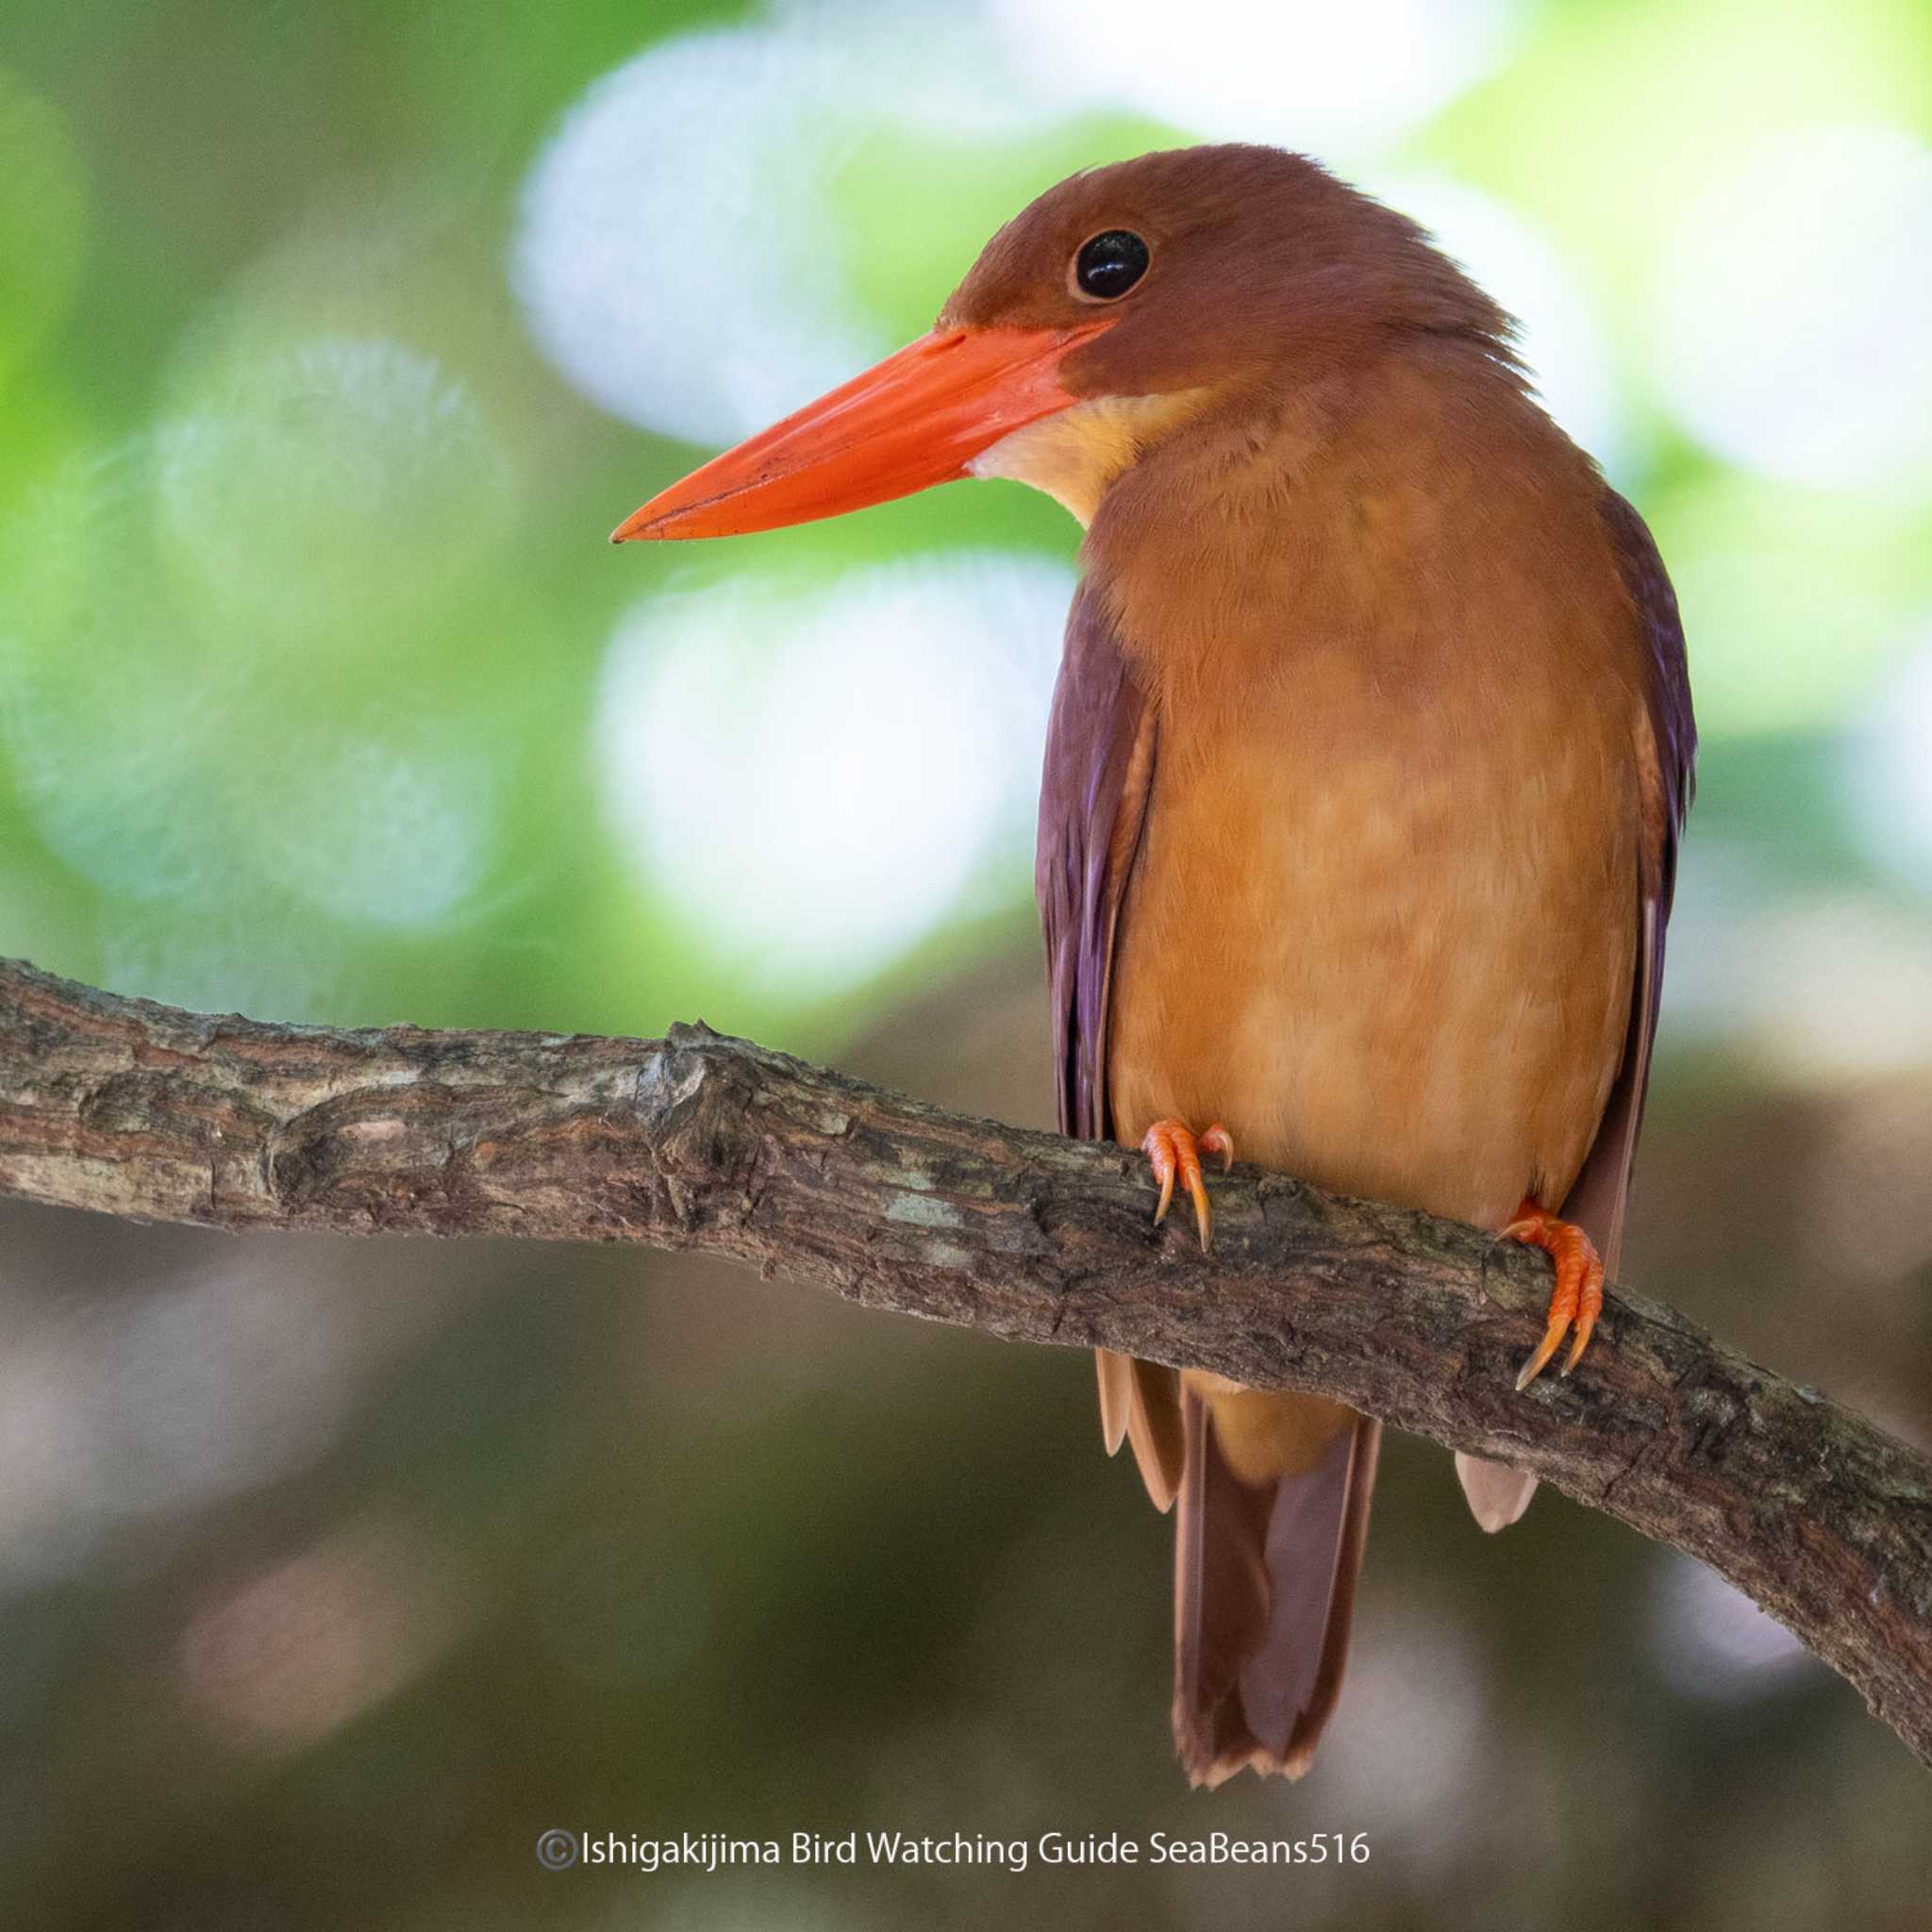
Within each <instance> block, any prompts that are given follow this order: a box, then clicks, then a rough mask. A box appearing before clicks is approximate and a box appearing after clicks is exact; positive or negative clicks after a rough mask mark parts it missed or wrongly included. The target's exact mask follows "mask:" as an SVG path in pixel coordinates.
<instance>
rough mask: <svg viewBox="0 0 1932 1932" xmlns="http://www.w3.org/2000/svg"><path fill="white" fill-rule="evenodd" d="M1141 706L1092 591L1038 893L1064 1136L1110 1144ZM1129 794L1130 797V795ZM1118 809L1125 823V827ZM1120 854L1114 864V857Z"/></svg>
mask: <svg viewBox="0 0 1932 1932" xmlns="http://www.w3.org/2000/svg"><path fill="white" fill-rule="evenodd" d="M1145 718H1146V703H1145V700H1144V699H1143V698H1142V696H1141V691H1140V690H1139V689H1138V687H1137V686H1136V685H1135V683H1134V681H1133V678H1132V677H1131V675H1129V673H1128V669H1127V665H1126V661H1125V659H1124V658H1123V657H1122V655H1121V652H1120V647H1119V646H1118V645H1117V644H1116V643H1115V642H1114V640H1113V636H1112V633H1111V632H1110V631H1109V629H1108V625H1107V622H1106V619H1105V618H1104V617H1103V616H1102V614H1101V611H1100V608H1099V599H1098V597H1097V595H1096V594H1095V593H1094V592H1093V591H1092V590H1091V588H1090V587H1089V586H1087V585H1085V584H1083V585H1082V586H1081V587H1080V591H1079V592H1078V594H1077V595H1076V596H1075V597H1074V608H1073V609H1072V610H1071V611H1070V612H1069V613H1068V617H1067V641H1066V655H1065V657H1064V658H1063V659H1062V661H1061V664H1060V675H1059V683H1058V686H1057V687H1056V689H1055V691H1054V699H1053V715H1052V718H1051V720H1050V722H1049V723H1048V725H1047V732H1046V764H1045V769H1044V770H1043V772H1042V774H1041V785H1040V843H1039V847H1038V850H1037V853H1036V857H1035V861H1034V875H1033V880H1034V891H1035V892H1036V894H1037V896H1038V898H1039V901H1040V921H1041V928H1042V930H1043V931H1044V933H1045V937H1046V972H1047V982H1048V990H1049V992H1050V995H1051V998H1052V1002H1053V1044H1054V1074H1055V1085H1056V1089H1057V1091H1058V1100H1059V1117H1060V1131H1061V1132H1062V1133H1066V1134H1072V1135H1074V1136H1076V1137H1077V1138H1079V1139H1081V1140H1087V1141H1100V1140H1105V1139H1107V1137H1108V1134H1109V1132H1110V1131H1111V1129H1112V1121H1111V1119H1110V1118H1109V1114H1108V1101H1107V1002H1108V984H1109V978H1110V974H1109V968H1110V964H1111V958H1112V953H1113V931H1114V923H1115V918H1116V915H1117V914H1118V912H1119V909H1120V900H1121V893H1122V891H1123V890H1124V886H1125V883H1126V879H1125V874H1126V873H1127V872H1128V870H1129V869H1130V867H1131V863H1132V857H1133V852H1134V847H1135V844H1136V842H1137V841H1138V838H1139V824H1140V817H1141V812H1142V810H1143V808H1144V807H1145V803H1146V790H1145V787H1146V773H1147V769H1148V765H1147V760H1146V758H1145V757H1144V754H1143V756H1142V758H1141V768H1140V769H1139V770H1137V763H1136V748H1137V746H1139V744H1140V741H1141V730H1142V725H1143V723H1144V722H1145ZM1130 793H1134V794H1136V795H1130ZM1124 812H1125V813H1127V814H1130V815H1131V816H1130V817H1129V818H1128V819H1127V820H1125V821H1124V819H1123V813H1124ZM1117 854H1118V855H1121V857H1120V858H1119V859H1118V860H1117V858H1116V855H1117Z"/></svg>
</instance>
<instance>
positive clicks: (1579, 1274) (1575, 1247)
mask: <svg viewBox="0 0 1932 1932" xmlns="http://www.w3.org/2000/svg"><path fill="white" fill-rule="evenodd" d="M1503 1234H1504V1237H1505V1238H1506V1239H1507V1240H1508V1241H1523V1242H1525V1243H1526V1244H1527V1245H1528V1246H1530V1247H1532V1248H1541V1249H1543V1250H1544V1251H1545V1252H1546V1253H1547V1254H1549V1255H1551V1256H1552V1257H1555V1260H1556V1263H1557V1290H1556V1292H1555V1293H1554V1294H1553V1295H1551V1297H1550V1324H1549V1326H1548V1327H1547V1328H1545V1329H1544V1330H1543V1339H1542V1342H1541V1346H1539V1348H1538V1349H1537V1352H1536V1353H1535V1354H1534V1355H1533V1356H1531V1357H1530V1358H1529V1359H1528V1360H1527V1361H1526V1362H1524V1365H1523V1373H1522V1374H1520V1375H1518V1376H1517V1378H1516V1386H1517V1388H1518V1389H1527V1388H1528V1387H1529V1385H1530V1384H1531V1383H1532V1382H1534V1381H1535V1380H1536V1378H1537V1377H1538V1376H1539V1375H1541V1374H1542V1372H1543V1370H1544V1368H1545V1367H1546V1366H1547V1365H1548V1363H1549V1359H1550V1357H1552V1356H1553V1355H1555V1354H1556V1352H1557V1344H1558V1343H1559V1342H1560V1341H1562V1340H1563V1337H1564V1335H1565V1334H1566V1333H1568V1331H1569V1328H1570V1324H1572V1323H1573V1322H1574V1324H1576V1339H1575V1340H1574V1341H1572V1342H1571V1344H1570V1353H1569V1355H1568V1356H1567V1357H1564V1361H1563V1368H1562V1373H1563V1374H1566V1375H1567V1374H1569V1373H1570V1371H1571V1370H1572V1369H1574V1367H1575V1366H1576V1362H1577V1357H1579V1356H1581V1355H1582V1353H1583V1351H1584V1349H1585V1348H1586V1347H1587V1346H1588V1345H1589V1342H1590V1337H1591V1330H1592V1329H1593V1328H1595V1326H1596V1318H1597V1317H1598V1316H1599V1315H1600V1314H1602V1313H1603V1311H1604V1263H1603V1257H1602V1256H1601V1255H1599V1254H1598V1253H1597V1251H1596V1246H1595V1243H1594V1242H1592V1241H1591V1238H1590V1237H1589V1236H1588V1235H1587V1234H1585V1233H1584V1231H1583V1230H1582V1229H1581V1228H1580V1227H1577V1226H1576V1225H1574V1224H1573V1223H1571V1222H1568V1221H1558V1220H1557V1217H1556V1216H1555V1215H1554V1214H1552V1213H1551V1212H1550V1211H1549V1209H1548V1208H1539V1207H1538V1206H1537V1205H1536V1203H1535V1202H1534V1201H1532V1200H1531V1199H1530V1198H1529V1196H1528V1195H1527V1194H1525V1195H1524V1197H1523V1205H1522V1207H1520V1208H1517V1210H1516V1219H1515V1220H1514V1221H1512V1222H1511V1223H1510V1224H1509V1225H1508V1226H1507V1227H1506V1228H1505V1229H1504V1230H1503Z"/></svg>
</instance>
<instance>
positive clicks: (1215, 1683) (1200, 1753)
mask: <svg viewBox="0 0 1932 1932" xmlns="http://www.w3.org/2000/svg"><path fill="white" fill-rule="evenodd" d="M1181 1429H1182V1441H1183V1458H1184V1459H1183V1468H1182V1474H1181V1482H1180V1486H1179V1502H1180V1512H1179V1520H1178V1523H1177V1524H1176V1528H1175V1539H1174V1742H1175V1745H1176V1746H1177V1747H1178V1749H1179V1751H1180V1756H1181V1762H1182V1764H1183V1765H1184V1766H1185V1767H1186V1770H1187V1773H1188V1775H1189V1776H1190V1777H1191V1779H1192V1780H1193V1782H1194V1783H1196V1784H1197V1785H1217V1784H1219V1783H1221V1781H1222V1780H1223V1779H1224V1778H1227V1777H1231V1776H1232V1775H1233V1774H1235V1773H1236V1772H1237V1771H1240V1770H1241V1769H1242V1767H1243V1766H1250V1765H1251V1766H1253V1767H1254V1768H1255V1769H1256V1770H1257V1771H1261V1772H1280V1773H1282V1774H1285V1775H1286V1776H1289V1777H1299V1776H1300V1775H1301V1774H1302V1773H1303V1772H1305V1771H1306V1770H1307V1768H1308V1763H1309V1760H1310V1759H1311V1758H1312V1757H1313V1756H1314V1751H1315V1744H1316V1742H1317V1740H1319V1739H1320V1737H1321V1735H1322V1727H1323V1726H1324V1724H1326V1723H1327V1722H1328V1717H1329V1714H1330V1712H1332V1711H1333V1710H1334V1708H1335V1702H1336V1699H1337V1697H1338V1696H1339V1695H1340V1694H1341V1674H1342V1668H1343V1666H1344V1665H1345V1664H1346V1662H1347V1659H1348V1630H1349V1621H1350V1617H1351V1615H1352V1612H1353V1610H1354V1607H1355V1587H1356V1578H1357V1575H1358V1574H1359V1573H1360V1570H1361V1560H1362V1546H1363V1543H1364V1542H1365V1541H1366V1540H1367V1537H1368V1528H1369V1498H1370V1493H1371V1491H1373V1489H1374V1481H1375V1457H1376V1453H1377V1451H1378V1449H1379V1448H1380V1445H1381V1440H1382V1425H1381V1424H1380V1423H1378V1422H1375V1421H1373V1420H1372V1419H1371V1418H1370V1417H1368V1416H1364V1415H1358V1414H1357V1413H1356V1411H1355V1410H1353V1409H1350V1408H1345V1407H1342V1406H1341V1404H1340V1403H1334V1402H1327V1401H1324V1400H1323V1399H1321V1398H1320V1397H1316V1396H1300V1395H1275V1394H1264V1393H1262V1392H1260V1391H1257V1390H1252V1389H1244V1388H1241V1387H1240V1386H1239V1385H1238V1384H1236V1383H1232V1382H1227V1381H1224V1380H1223V1379H1222V1378H1220V1377H1218V1376H1205V1375H1198V1374H1188V1375H1186V1376H1184V1377H1183V1378H1182V1388H1181Z"/></svg>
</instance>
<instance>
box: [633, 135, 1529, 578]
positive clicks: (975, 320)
mask: <svg viewBox="0 0 1932 1932" xmlns="http://www.w3.org/2000/svg"><path fill="white" fill-rule="evenodd" d="M1507 328H1508V324H1507V318H1506V317H1505V316H1504V315H1503V314H1502V312H1501V310H1499V309H1498V308H1496V307H1495V305H1494V304H1493V303H1491V301H1490V300H1489V298H1488V297H1487V296H1485V295H1483V294H1482V293H1481V291H1479V290H1477V289H1476V288H1475V287H1474V284H1473V283H1471V282H1470V281H1469V280H1468V278H1467V277H1466V276H1464V275H1462V273H1461V271H1460V270H1458V269H1457V267H1456V266H1455V265H1454V264H1453V263H1452V262H1450V261H1449V260H1448V259H1447V258H1444V257H1443V256H1441V255H1439V254H1438V253H1437V252H1436V250H1435V249H1433V248H1432V247H1431V246H1430V245H1429V244H1428V242H1427V240H1426V238H1425V237H1424V234H1423V232H1422V230H1421V229H1419V228H1418V227H1416V225H1414V224H1413V223H1411V222H1409V221H1408V220H1407V219H1406V218H1405V217H1403V216H1401V215H1398V214H1396V213H1394V212H1393V211H1392V210H1391V209H1389V208H1384V207H1382V206H1381V205H1380V204H1379V203H1377V202H1374V201H1373V200H1371V199H1370V198H1369V197H1368V196H1366V195H1363V194H1360V193H1357V192H1356V191H1355V190H1354V189H1352V188H1349V187H1346V186H1345V185H1344V184H1342V183H1341V182H1340V181H1338V180H1336V179H1335V178H1334V177H1333V176H1332V175H1328V174H1327V173H1325V172H1324V170H1323V169H1322V168H1320V167H1318V166H1317V165H1316V164H1315V163H1314V162H1313V161H1310V160H1307V158H1304V157H1302V156H1299V155H1291V154H1288V153H1285V152H1283V151H1281V150H1280V149H1277V148H1268V147H1251V146H1220V147H1194V148H1179V149H1174V150H1172V151H1170V152H1166V153H1160V154H1151V155H1143V156H1141V158H1138V159H1136V160H1131V161H1122V162H1118V163H1116V164H1115V165H1113V166H1111V167H1106V168H1096V169H1092V170H1091V171H1089V172H1087V173H1084V174H1079V175H1072V176H1071V177H1069V178H1068V179H1067V180H1065V181H1062V182H1061V183H1060V184H1059V185H1058V187H1056V188H1052V189H1049V190H1048V191H1047V192H1046V193H1044V194H1042V195H1041V197H1040V198H1039V199H1038V200H1037V201H1035V202H1034V203H1032V205H1031V206H1030V207H1028V208H1025V209H1024V210H1023V211H1022V212H1021V213H1020V214H1019V215H1017V216H1015V217H1014V219H1013V220H1012V221H1010V222H1008V224H1007V225H1006V226H1005V227H1003V228H1002V229H1001V230H1000V231H999V233H998V234H996V235H995V236H994V237H993V238H992V240H991V242H988V243H987V245H986V247H985V249H984V250H983V251H982V252H981V254H980V257H979V259H978V260H977V261H976V262H975V263H974V266H973V269H972V272H971V273H970V274H969V275H967V277H966V279H965V280H964V281H963V282H961V283H960V284H959V286H958V289H956V290H955V291H954V292H953V294H952V296H951V297H950V299H949V300H948V301H947V302H946V305H945V307H944V308H942V309H941V311H940V316H939V321H938V323H937V325H935V327H934V328H933V330H932V333H931V334H929V335H925V336H922V337H921V338H920V339H919V340H918V341H915V342H912V343H910V344H908V346H907V347H906V348H904V349H901V350H900V351H899V352H898V353H897V354H896V355H893V356H890V357H888V358H886V359H885V361H883V362H881V363H879V364H877V365H876V366H875V367H874V368H873V369H870V370H868V371H866V372H865V374H864V375H858V376H856V377H854V378H853V380H852V381H850V382H848V383H845V384H843V385H842V386H841V387H840V388H838V389H835V390H833V391H830V392H829V393H828V394H826V395H824V396H821V397H820V398H819V399H818V400H817V401H816V402H813V403H808V404H807V405H806V406H805V408H802V409H799V410H797V411H796V412H795V413H794V414H792V415H791V416H788V417H787V418H786V419H785V420H784V421H783V422H782V423H779V424H776V425H774V426H773V427H772V428H770V429H767V430H764V431H761V432H760V433H759V434H758V435H757V436H754V437H752V438H751V439H749V440H748V441H745V442H742V443H740V444H739V445H738V447H737V448H735V449H731V450H727V451H726V452H725V453H724V455H723V456H721V457H718V458H714V459H713V460H712V461H710V462H708V463H707V464H705V465H704V467H703V468H702V469H699V470H696V471H693V472H692V474H691V475H689V476H687V477H685V478H684V479H683V480H682V481H681V482H678V483H675V484H673V485H672V487H671V488H670V489H668V490H666V491H662V492H661V493H660V494H658V496H655V497H653V498H652V499H651V501H650V502H649V503H647V504H645V505H644V507H643V508H641V509H640V510H639V511H637V513H636V514H635V515H633V516H632V517H630V518H629V519H627V520H626V521H625V523H624V524H623V525H621V526H620V527H619V528H618V529H617V530H616V531H615V532H614V533H613V541H620V542H622V541H627V540H629V539H632V538H672V537H723V536H734V535H740V534H743V533H745V532H749V531H753V530H769V529H776V528H778V527H780V526H782V525H790V524H801V523H808V522H811V521H812V520H814V519H816V518H819V517H828V516H837V515H840V514H841V513H842V512H844V511H846V510H852V509H860V508H865V507H866V506H867V505H869V504H874V503H884V502H886V501H888V500H889V499H891V498H892V497H896V496H907V495H910V494H911V493H912V492H913V491H919V490H924V489H927V488H929V487H930V486H931V485H933V484H935V483H945V482H951V481H953V480H954V479H956V478H958V477H961V476H971V475H982V476H984V475H992V476H1015V477H1018V478H1019V479H1020V480H1022V481H1023V482H1027V483H1031V484H1033V485H1034V486H1035V487H1037V488H1039V489H1042V490H1044V491H1047V492H1048V493H1049V494H1051V495H1053V496H1056V497H1058V499H1059V500H1060V501H1061V502H1062V503H1064V504H1065V505H1066V506H1067V507H1068V508H1070V509H1071V510H1073V511H1074V514H1075V515H1076V516H1078V517H1079V518H1080V519H1081V521H1082V522H1083V523H1084V522H1086V521H1087V520H1089V519H1090V518H1091V515H1092V513H1093V510H1094V508H1095V507H1096V506H1097V505H1098V503H1099V500H1100V498H1101V496H1102V495H1103V494H1105V492H1106V490H1107V488H1108V485H1109V484H1110V483H1111V482H1112V481H1113V480H1114V478H1115V477H1116V476H1118V475H1120V474H1121V473H1122V472H1123V471H1124V469H1126V468H1127V467H1128V466H1129V465H1130V464H1132V463H1134V462H1136V461H1138V460H1140V459H1141V458H1142V457H1143V456H1144V455H1146V454H1147V452H1148V451H1149V450H1150V449H1152V448H1154V447H1156V446H1158V444H1160V443H1161V442H1163V441H1166V440H1168V439H1169V438H1171V437H1173V436H1174V435H1176V434H1177V433H1179V432H1180V431H1182V430H1183V429H1185V428H1186V427H1187V426H1188V425H1191V424H1194V423H1196V422H1198V421H1199V420H1200V419H1202V418H1203V417H1204V416H1207V415H1208V414H1210V413H1219V412H1222V411H1225V410H1228V409H1230V408H1233V409H1247V410H1251V411H1253V412H1255V413H1257V414H1263V413H1265V412H1266V411H1267V410H1268V409H1269V408H1270V406H1271V405H1272V404H1274V403H1277V402H1278V401H1279V400H1280V399H1282V398H1283V397H1286V396H1289V395H1291V394H1292V393H1293V392H1294V391H1296V389H1297V388H1304V387H1306V386H1307V385H1308V384H1310V383H1312V382H1314V381H1317V380H1319V379H1321V378H1322V377H1324V376H1325V375H1332V374H1334V373H1335V372H1336V371H1338V370H1340V369H1344V368H1346V367H1347V366H1348V364H1349V363H1350V361H1351V360H1352V359H1353V358H1359V357H1361V356H1362V355H1364V354H1369V353H1373V352H1374V349H1375V348H1376V347H1378V346H1379V345H1380V344H1382V343H1384V342H1386V341H1388V340H1389V339H1390V338H1391V335H1392V334H1395V333H1399V332H1403V331H1409V332H1428V333H1437V334H1442V333H1454V334H1460V335H1467V336H1470V337H1472V338H1474V339H1476V340H1478V341H1481V342H1483V343H1484V344H1485V345H1486V346H1488V347H1490V348H1491V349H1492V350H1493V351H1494V352H1495V353H1498V354H1504V355H1507V349H1506V348H1505V346H1504V344H1505V342H1506V340H1507Z"/></svg>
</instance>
